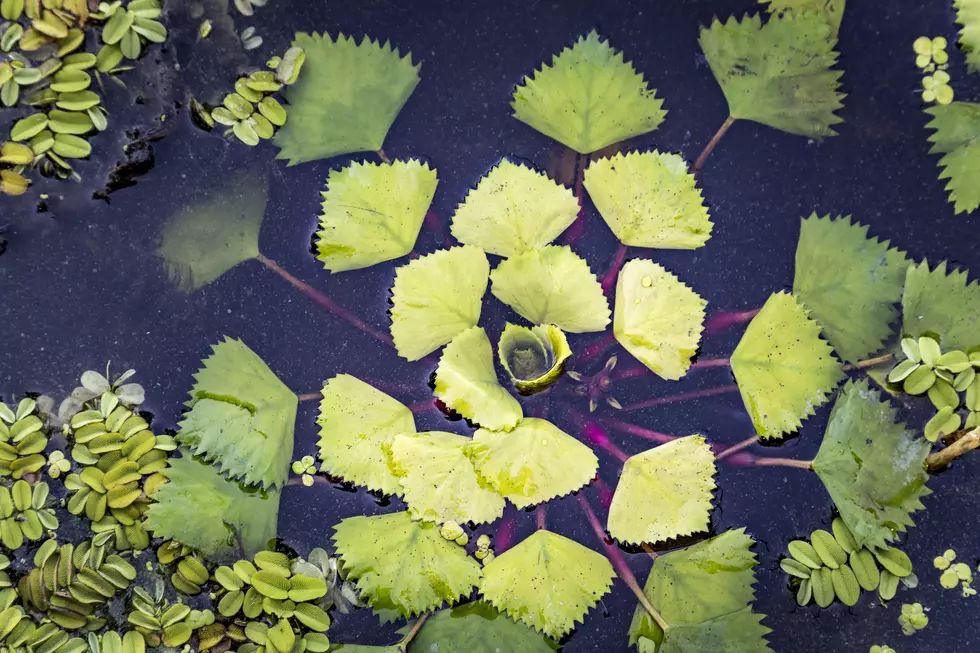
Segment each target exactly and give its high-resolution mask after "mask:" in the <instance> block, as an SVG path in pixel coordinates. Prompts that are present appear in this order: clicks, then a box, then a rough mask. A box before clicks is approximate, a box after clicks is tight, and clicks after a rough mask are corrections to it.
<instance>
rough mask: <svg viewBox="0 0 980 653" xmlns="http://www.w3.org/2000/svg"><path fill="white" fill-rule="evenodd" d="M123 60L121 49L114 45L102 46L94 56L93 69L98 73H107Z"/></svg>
mask: <svg viewBox="0 0 980 653" xmlns="http://www.w3.org/2000/svg"><path fill="white" fill-rule="evenodd" d="M122 60H123V53H122V48H120V47H119V46H118V45H116V44H112V45H103V46H102V48H101V49H100V50H99V53H98V55H96V61H95V68H96V70H98V71H99V72H100V73H108V72H110V71H112V70H113V69H115V68H116V66H118V65H119V64H120V63H122Z"/></svg>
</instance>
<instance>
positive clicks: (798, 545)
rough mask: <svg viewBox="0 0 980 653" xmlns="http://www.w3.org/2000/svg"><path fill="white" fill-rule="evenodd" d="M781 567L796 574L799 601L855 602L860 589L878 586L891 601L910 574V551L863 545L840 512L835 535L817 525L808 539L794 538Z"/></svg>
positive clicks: (781, 562)
mask: <svg viewBox="0 0 980 653" xmlns="http://www.w3.org/2000/svg"><path fill="white" fill-rule="evenodd" d="M779 566H780V567H781V568H782V570H783V571H785V572H786V573H787V574H789V575H790V576H791V577H792V584H793V586H794V587H795V588H796V602H797V603H799V604H800V605H807V604H808V603H810V601H811V600H813V601H815V602H816V603H817V605H818V606H820V607H821V608H826V607H829V606H830V604H831V603H833V601H834V599H835V598H836V599H837V600H838V601H840V602H841V603H843V604H844V605H847V606H852V605H855V604H856V603H857V602H858V600H859V599H860V596H861V591H862V590H864V591H866V592H873V591H875V590H878V593H879V596H881V598H882V600H884V601H888V600H891V599H892V598H893V597H894V595H895V590H896V589H897V587H898V584H897V581H898V579H900V578H907V577H909V576H910V575H911V574H912V563H911V562H910V561H909V559H908V556H906V555H905V554H904V553H902V552H901V551H899V550H898V549H893V548H885V549H878V550H872V549H869V548H868V547H863V546H860V545H859V544H858V542H857V539H856V538H855V537H854V534H853V533H851V531H850V529H849V528H848V527H847V524H845V523H844V520H843V519H841V518H840V517H837V518H835V519H834V523H833V534H831V533H830V532H828V531H825V530H821V529H817V530H815V531H813V533H811V534H810V540H809V541H807V540H793V541H792V542H790V543H789V557H786V558H783V559H782V560H781V561H780V563H779ZM879 566H880V567H881V569H879Z"/></svg>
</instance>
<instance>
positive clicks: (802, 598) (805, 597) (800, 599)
mask: <svg viewBox="0 0 980 653" xmlns="http://www.w3.org/2000/svg"><path fill="white" fill-rule="evenodd" d="M811 598H813V585H812V583H811V582H810V581H809V580H804V581H803V582H802V583H800V589H798V590H797V591H796V603H797V605H806V604H808V603H809V602H810V599H811Z"/></svg>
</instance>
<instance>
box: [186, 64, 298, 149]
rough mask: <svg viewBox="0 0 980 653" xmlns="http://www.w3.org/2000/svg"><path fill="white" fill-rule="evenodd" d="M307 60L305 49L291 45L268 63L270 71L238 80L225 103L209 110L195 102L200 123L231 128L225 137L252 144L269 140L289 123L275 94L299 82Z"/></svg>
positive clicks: (225, 98)
mask: <svg viewBox="0 0 980 653" xmlns="http://www.w3.org/2000/svg"><path fill="white" fill-rule="evenodd" d="M305 60H306V54H305V53H304V52H303V50H302V48H297V47H292V48H289V50H287V51H286V53H285V54H284V55H283V56H282V57H274V58H273V59H271V60H270V61H269V62H268V63H267V67H268V68H270V69H271V70H257V71H255V72H253V73H251V74H250V75H248V76H246V77H240V78H239V79H238V81H236V82H235V90H234V92H232V93H228V94H227V95H225V97H224V100H222V106H220V107H215V108H213V109H211V110H210V112H208V111H205V110H204V109H203V108H201V107H200V105H195V113H196V115H197V118H198V120H199V122H201V123H202V124H203V125H204V126H205V127H207V128H209V129H210V128H212V127H213V126H214V125H215V123H217V124H220V125H224V126H226V127H228V129H227V130H226V131H225V136H228V135H229V134H234V136H235V137H236V138H237V139H238V140H239V141H241V142H242V143H245V144H246V145H249V146H255V145H258V144H259V142H260V141H263V140H269V139H270V138H272V137H273V136H275V134H276V130H277V129H278V128H279V127H282V126H283V125H285V124H286V109H285V108H283V106H282V104H280V103H279V101H278V100H276V99H275V98H274V97H273V95H274V94H276V93H278V92H279V91H280V90H281V89H282V87H283V86H288V85H290V84H293V83H295V82H296V80H297V79H298V77H299V72H300V69H301V68H302V66H303V62H304V61H305Z"/></svg>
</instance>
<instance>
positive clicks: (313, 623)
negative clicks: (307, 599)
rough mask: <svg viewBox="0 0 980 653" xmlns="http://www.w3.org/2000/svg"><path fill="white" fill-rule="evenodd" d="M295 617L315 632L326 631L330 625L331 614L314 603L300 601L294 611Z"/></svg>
mask: <svg viewBox="0 0 980 653" xmlns="http://www.w3.org/2000/svg"><path fill="white" fill-rule="evenodd" d="M293 617H295V618H296V620H297V621H299V622H300V623H301V624H303V625H304V626H306V627H307V628H309V629H310V630H312V631H315V632H320V633H322V632H326V630H327V629H328V628H329V627H330V616H329V615H328V614H327V613H326V612H324V610H323V609H322V608H320V607H318V606H316V605H314V604H312V603H300V604H298V605H297V606H296V608H295V609H294V611H293Z"/></svg>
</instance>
